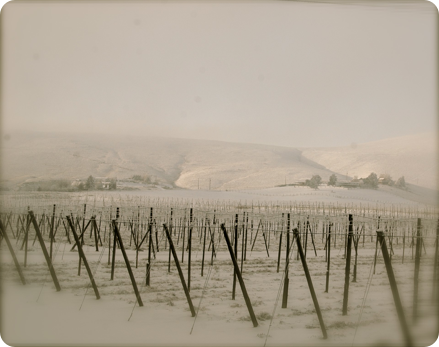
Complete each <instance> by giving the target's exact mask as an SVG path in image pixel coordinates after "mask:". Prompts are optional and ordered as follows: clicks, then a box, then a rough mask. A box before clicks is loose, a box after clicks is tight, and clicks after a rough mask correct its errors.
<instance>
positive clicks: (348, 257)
mask: <svg viewBox="0 0 439 347" xmlns="http://www.w3.org/2000/svg"><path fill="white" fill-rule="evenodd" d="M352 229H353V225H352V215H351V214H350V215H349V234H348V240H347V253H346V268H345V279H344V294H343V316H346V315H347V314H348V297H349V275H350V271H351V246H352V236H353V233H352V231H353V230H352Z"/></svg>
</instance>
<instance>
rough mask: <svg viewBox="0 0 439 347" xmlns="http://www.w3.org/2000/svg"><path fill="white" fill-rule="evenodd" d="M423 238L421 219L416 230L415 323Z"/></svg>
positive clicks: (415, 319) (414, 319)
mask: <svg viewBox="0 0 439 347" xmlns="http://www.w3.org/2000/svg"><path fill="white" fill-rule="evenodd" d="M421 247H422V237H421V218H418V223H417V228H416V254H415V276H414V290H413V322H416V321H417V320H418V287H419V267H420V265H421V251H422V248H421Z"/></svg>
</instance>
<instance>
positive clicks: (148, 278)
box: [145, 207, 153, 286]
mask: <svg viewBox="0 0 439 347" xmlns="http://www.w3.org/2000/svg"><path fill="white" fill-rule="evenodd" d="M152 212H153V209H152V207H151V210H150V213H149V223H148V262H147V263H146V278H145V285H147V286H149V285H150V283H151V246H152V245H151V244H152Z"/></svg>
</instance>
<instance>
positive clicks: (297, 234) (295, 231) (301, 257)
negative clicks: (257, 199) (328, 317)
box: [293, 228, 328, 339]
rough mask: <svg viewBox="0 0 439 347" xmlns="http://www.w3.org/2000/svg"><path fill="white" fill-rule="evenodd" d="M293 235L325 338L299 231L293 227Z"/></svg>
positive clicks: (324, 335) (324, 330) (324, 336)
mask: <svg viewBox="0 0 439 347" xmlns="http://www.w3.org/2000/svg"><path fill="white" fill-rule="evenodd" d="M293 237H294V238H295V239H296V243H297V252H298V253H299V255H300V260H301V261H302V266H303V270H304V271H305V277H306V281H307V282H308V288H309V291H310V293H311V297H312V301H313V303H314V308H315V310H316V313H317V317H318V319H319V323H320V328H321V329H322V334H323V338H324V339H327V338H328V334H327V332H326V328H325V323H324V322H323V316H322V312H321V311H320V306H319V302H318V300H317V296H316V293H315V291H314V286H313V284H312V280H311V275H310V274H309V270H308V265H307V264H306V257H305V254H304V253H303V249H302V245H301V243H300V235H299V231H298V230H297V229H296V228H294V230H293ZM293 242H294V240H293Z"/></svg>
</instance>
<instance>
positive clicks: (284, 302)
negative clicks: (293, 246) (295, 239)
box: [282, 213, 290, 308]
mask: <svg viewBox="0 0 439 347" xmlns="http://www.w3.org/2000/svg"><path fill="white" fill-rule="evenodd" d="M289 266H290V214H289V213H288V215H287V251H286V259H285V277H284V291H283V295H282V308H287V305H288V287H289V284H290V278H289V277H288V270H289Z"/></svg>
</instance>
